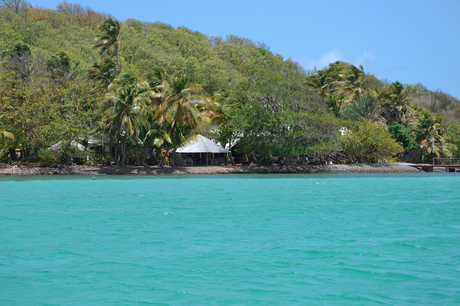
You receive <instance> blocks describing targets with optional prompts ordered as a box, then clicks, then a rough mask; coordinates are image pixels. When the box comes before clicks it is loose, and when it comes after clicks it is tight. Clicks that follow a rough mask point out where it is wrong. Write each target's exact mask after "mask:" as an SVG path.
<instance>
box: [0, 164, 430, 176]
mask: <svg viewBox="0 0 460 306" xmlns="http://www.w3.org/2000/svg"><path fill="white" fill-rule="evenodd" d="M410 165H411V164H409V163H387V164H352V165H351V164H344V165H342V164H339V165H336V164H332V165H291V166H284V165H282V166H278V165H274V166H269V167H262V166H257V165H249V166H241V165H236V166H232V165H229V166H195V167H194V166H189V167H166V166H165V167H158V166H150V167H149V168H145V167H141V166H126V167H125V168H122V167H119V166H66V165H51V166H47V167H38V166H29V165H27V166H24V165H6V164H0V175H162V174H166V175H168V174H169V175H190V174H191V175H200V174H288V173H292V174H334V173H342V174H343V173H348V174H354V173H406V172H423V171H422V170H419V169H416V168H415V167H411V166H410ZM435 171H437V170H436V169H435Z"/></svg>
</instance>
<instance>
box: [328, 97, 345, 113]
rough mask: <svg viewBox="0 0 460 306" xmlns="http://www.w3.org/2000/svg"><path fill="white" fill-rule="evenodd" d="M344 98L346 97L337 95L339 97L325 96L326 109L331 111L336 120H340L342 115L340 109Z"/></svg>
mask: <svg viewBox="0 0 460 306" xmlns="http://www.w3.org/2000/svg"><path fill="white" fill-rule="evenodd" d="M346 98H347V96H345V95H339V96H332V95H327V96H326V100H325V103H326V105H327V107H328V108H329V110H330V111H331V113H332V114H334V116H336V117H337V118H340V117H341V115H342V111H343V110H342V108H343V106H344V103H345V99H346Z"/></svg>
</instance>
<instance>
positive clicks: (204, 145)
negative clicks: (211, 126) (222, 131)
mask: <svg viewBox="0 0 460 306" xmlns="http://www.w3.org/2000/svg"><path fill="white" fill-rule="evenodd" d="M176 152H177V153H230V151H229V150H226V149H224V148H223V147H221V146H220V145H218V144H217V143H215V142H214V141H212V140H211V139H208V138H206V137H204V136H202V135H198V140H196V141H190V142H188V143H186V144H185V145H184V146H182V147H180V148H179V149H177V151H176Z"/></svg>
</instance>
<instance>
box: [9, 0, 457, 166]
mask: <svg viewBox="0 0 460 306" xmlns="http://www.w3.org/2000/svg"><path fill="white" fill-rule="evenodd" d="M2 3H3V6H0V25H1V26H0V51H1V59H0V79H1V83H0V154H2V158H4V159H15V158H16V154H14V150H15V149H21V152H22V155H21V159H23V160H24V161H30V162H34V161H42V162H43V163H51V162H65V163H70V162H71V158H72V157H76V156H80V157H82V159H83V160H85V161H86V163H93V162H94V163H97V162H101V161H102V160H105V161H115V162H118V163H119V164H121V165H122V166H124V165H125V164H126V163H128V164H129V163H136V164H138V165H146V164H147V161H150V163H158V164H159V165H160V166H162V165H163V164H164V163H165V162H166V160H169V162H170V164H171V165H173V166H174V159H173V158H174V153H175V151H176V150H177V148H179V147H180V146H182V145H183V144H185V143H186V142H188V141H190V140H192V139H195V137H196V135H197V134H199V133H201V134H203V135H206V136H208V137H212V138H214V139H216V140H217V141H220V142H221V143H223V144H227V143H228V144H232V145H234V148H235V152H236V153H237V154H240V155H243V156H244V155H245V156H249V155H255V156H257V159H258V160H259V164H264V165H269V164H272V163H273V161H275V160H276V158H278V160H291V161H298V162H300V163H303V162H305V161H306V160H308V161H309V162H322V161H325V160H330V159H332V160H334V161H336V162H366V163H367V162H372V163H373V162H385V161H392V160H398V159H408V158H412V159H413V160H414V161H419V160H418V159H419V158H420V157H421V156H425V157H426V158H427V159H426V160H428V158H432V157H449V156H453V157H458V156H459V155H460V154H459V151H458V146H459V145H460V136H459V131H460V121H459V119H460V101H459V100H458V99H456V98H454V97H451V96H449V95H447V94H445V93H443V92H441V91H430V90H428V89H427V88H425V87H424V86H423V85H421V84H402V83H400V82H398V81H395V82H393V83H390V84H388V82H385V81H381V80H379V79H377V78H376V77H375V76H374V75H372V74H369V73H366V72H365V71H364V68H363V67H362V66H360V67H355V66H353V65H351V64H348V63H345V62H335V63H331V64H329V65H328V67H325V68H324V69H322V70H319V71H317V72H315V73H311V72H308V73H307V72H306V71H305V70H304V69H303V67H301V66H300V65H299V64H297V63H296V62H293V61H292V60H290V59H285V58H283V57H282V56H281V55H278V54H274V53H272V52H270V51H269V48H268V47H267V46H265V45H263V44H258V43H255V42H254V41H252V40H250V39H246V38H241V37H236V36H233V35H229V36H227V37H225V38H222V37H207V36H205V35H203V34H201V33H199V32H195V31H192V30H190V29H187V28H185V27H179V28H173V27H171V26H170V25H167V24H163V23H160V22H156V23H149V22H141V21H138V20H133V19H129V20H126V21H124V22H121V21H117V20H115V19H114V18H112V17H111V16H110V15H109V14H105V13H98V12H95V11H93V10H91V9H89V8H83V7H81V6H79V5H77V4H69V3H66V2H63V3H60V4H58V5H57V8H56V9H55V10H49V9H43V8H39V7H35V8H34V7H31V6H30V5H29V4H28V3H27V2H25V1H22V0H21V1H19V0H18V1H3V2H2ZM341 131H342V133H341ZM95 135H103V137H102V138H101V137H99V138H101V140H100V141H101V142H102V139H103V138H104V137H105V138H106V140H107V139H109V141H110V147H115V148H116V150H115V152H113V151H110V152H100V151H99V152H97V150H96V152H92V153H91V154H89V153H81V152H79V151H78V150H77V149H76V148H75V147H76V145H75V144H76V143H80V144H83V145H85V146H87V147H88V148H89V147H90V145H88V141H89V139H90V138H91V136H95ZM57 143H60V144H61V145H60V150H59V152H58V153H50V152H51V151H50V150H49V149H48V148H49V147H51V146H53V145H55V144H57ZM100 145H101V143H99V145H98V144H96V145H93V146H92V147H93V148H94V147H96V149H97V147H98V146H99V149H100ZM415 151H417V152H418V153H417V154H413V152H415ZM98 156H99V158H98Z"/></svg>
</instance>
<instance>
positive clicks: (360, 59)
mask: <svg viewBox="0 0 460 306" xmlns="http://www.w3.org/2000/svg"><path fill="white" fill-rule="evenodd" d="M375 59H376V57H375V55H374V54H372V53H371V52H369V51H367V50H364V51H363V53H361V54H360V55H358V56H357V57H356V58H355V60H354V61H353V62H352V64H353V65H355V66H359V65H363V66H364V64H365V63H366V62H367V61H368V60H369V61H372V60H375Z"/></svg>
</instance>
